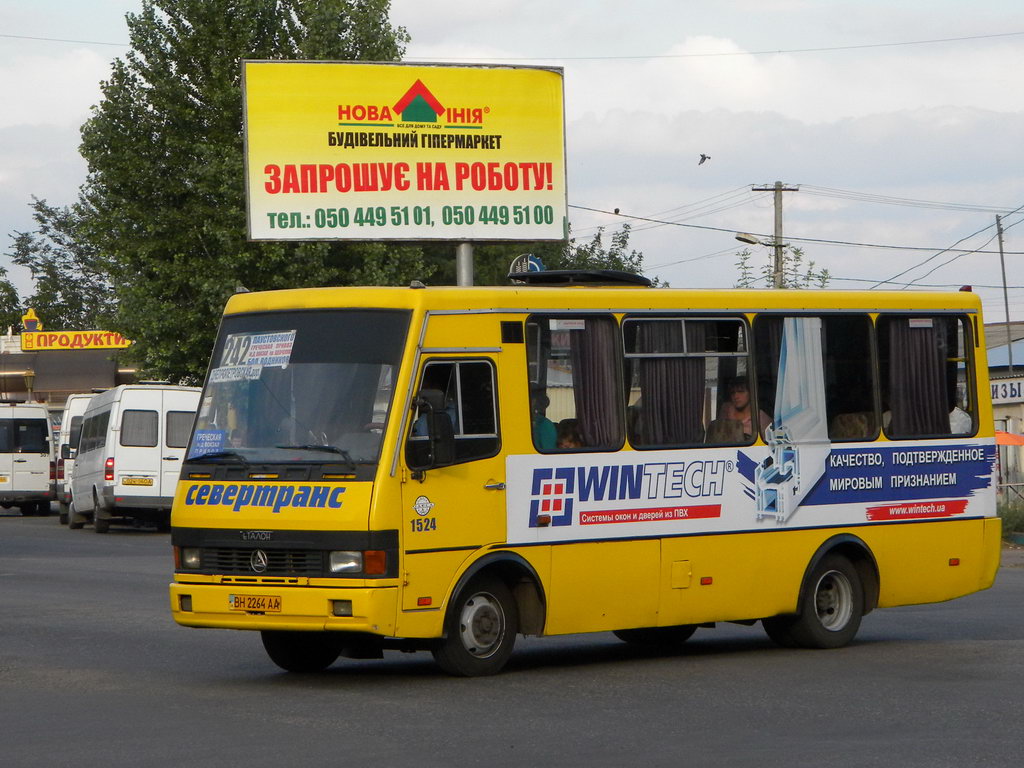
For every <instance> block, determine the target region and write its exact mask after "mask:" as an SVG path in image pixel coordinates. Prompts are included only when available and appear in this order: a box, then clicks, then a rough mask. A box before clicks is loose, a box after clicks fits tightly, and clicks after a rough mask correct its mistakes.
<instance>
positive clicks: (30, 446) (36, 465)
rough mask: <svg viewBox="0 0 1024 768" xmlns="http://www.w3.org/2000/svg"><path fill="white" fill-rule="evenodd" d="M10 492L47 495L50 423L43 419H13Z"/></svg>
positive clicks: (43, 417)
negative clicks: (40, 492)
mask: <svg viewBox="0 0 1024 768" xmlns="http://www.w3.org/2000/svg"><path fill="white" fill-rule="evenodd" d="M11 428H12V437H13V439H14V455H13V456H12V461H11V465H12V467H13V470H14V472H13V478H12V482H13V488H14V489H15V490H18V491H30V492H39V491H46V490H47V489H48V488H49V486H50V459H51V458H52V457H51V455H50V443H49V441H48V438H49V435H50V421H49V419H47V418H46V417H45V416H39V417H37V418H23V419H14V420H13V422H12V423H11Z"/></svg>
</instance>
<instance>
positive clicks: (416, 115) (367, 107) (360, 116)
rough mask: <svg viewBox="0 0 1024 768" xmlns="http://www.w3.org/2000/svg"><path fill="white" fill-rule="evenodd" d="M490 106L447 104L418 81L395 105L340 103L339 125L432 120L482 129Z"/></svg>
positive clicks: (461, 126)
mask: <svg viewBox="0 0 1024 768" xmlns="http://www.w3.org/2000/svg"><path fill="white" fill-rule="evenodd" d="M490 111H491V110H490V107H475V106H474V107H467V106H455V107H453V106H447V107H446V106H444V105H443V104H442V103H441V102H440V101H439V100H438V98H437V97H436V96H435V95H434V94H433V93H431V91H430V89H429V88H427V86H426V85H424V84H423V81H422V80H417V81H416V82H415V83H413V84H412V87H410V88H409V90H407V91H406V92H405V94H404V95H403V96H402V97H401V98H400V99H399V100H398V101H397V102H395V104H394V105H391V106H388V105H386V104H339V105H338V124H339V125H343V126H376V127H380V128H392V127H394V126H396V125H399V124H402V123H421V124H422V123H430V124H436V125H439V126H440V127H447V128H482V127H483V122H484V115H486V114H487V113H489V112H490Z"/></svg>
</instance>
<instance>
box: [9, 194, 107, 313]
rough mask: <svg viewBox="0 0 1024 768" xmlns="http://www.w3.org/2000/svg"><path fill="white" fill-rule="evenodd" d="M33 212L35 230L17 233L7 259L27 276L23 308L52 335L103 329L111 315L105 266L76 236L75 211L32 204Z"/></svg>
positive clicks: (78, 221)
mask: <svg viewBox="0 0 1024 768" xmlns="http://www.w3.org/2000/svg"><path fill="white" fill-rule="evenodd" d="M32 211H33V213H32V217H33V219H35V222H36V226H37V230H36V231H35V232H16V233H15V234H14V235H13V236H12V237H13V240H14V242H13V244H12V248H11V252H10V253H9V254H8V255H9V256H10V257H11V260H12V261H13V262H14V263H15V264H18V265H19V266H22V267H27V268H28V270H29V272H30V273H31V275H32V281H33V284H34V290H33V293H32V295H31V296H29V297H28V298H27V299H25V306H29V307H32V308H33V309H35V311H36V314H37V315H39V317H40V318H41V319H42V320H43V322H44V323H45V327H46V328H48V329H51V330H57V329H84V328H101V327H103V326H104V325H106V324H108V323H109V322H110V319H111V318H112V316H113V314H114V310H115V298H114V292H113V289H112V287H111V285H110V282H109V281H108V279H107V274H108V272H109V265H107V264H106V262H105V261H104V260H103V259H101V258H100V257H99V255H98V254H97V252H96V250H95V249H94V248H92V247H91V246H90V245H89V242H88V240H87V239H86V238H85V237H83V236H82V234H81V231H80V230H81V224H82V219H83V212H82V211H81V209H80V206H77V205H76V206H69V207H65V208H55V207H54V206H51V205H48V204H47V203H46V201H45V200H38V199H36V198H33V200H32Z"/></svg>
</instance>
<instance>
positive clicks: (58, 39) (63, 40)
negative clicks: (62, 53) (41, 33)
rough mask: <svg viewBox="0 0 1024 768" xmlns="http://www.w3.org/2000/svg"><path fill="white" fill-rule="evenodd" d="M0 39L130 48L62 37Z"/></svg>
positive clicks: (97, 41)
mask: <svg viewBox="0 0 1024 768" xmlns="http://www.w3.org/2000/svg"><path fill="white" fill-rule="evenodd" d="M0 37H6V38H9V39H11V40H39V41H42V42H44V43H74V44H76V45H116V46H119V47H121V48H128V47H130V43H105V42H102V41H100V40H68V39H66V38H63V37H33V36H31V35H4V34H0Z"/></svg>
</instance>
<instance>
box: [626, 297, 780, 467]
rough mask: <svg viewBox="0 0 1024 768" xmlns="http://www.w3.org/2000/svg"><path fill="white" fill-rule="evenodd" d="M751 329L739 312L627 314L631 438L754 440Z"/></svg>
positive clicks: (643, 441) (669, 443)
mask: <svg viewBox="0 0 1024 768" xmlns="http://www.w3.org/2000/svg"><path fill="white" fill-rule="evenodd" d="M747 336H748V330H747V327H746V324H745V323H744V322H743V320H742V319H740V318H733V317H730V318H694V317H654V318H638V317H631V318H627V319H626V320H625V322H624V323H623V338H624V346H625V351H626V360H627V362H628V364H629V373H628V375H629V378H630V383H631V386H630V396H629V407H628V410H627V414H628V415H627V421H628V424H629V441H630V443H631V444H632V445H633V446H634V447H637V448H669V447H676V446H682V445H698V444H701V443H708V444H716V445H738V444H744V443H750V442H751V441H752V440H753V436H754V435H755V434H756V431H757V426H758V424H757V423H755V421H754V420H755V419H757V420H758V422H763V421H764V420H763V419H761V418H760V414H758V413H757V409H756V407H755V405H754V402H753V387H752V386H751V383H750V377H749V360H748V356H747V355H748V353H747Z"/></svg>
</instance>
